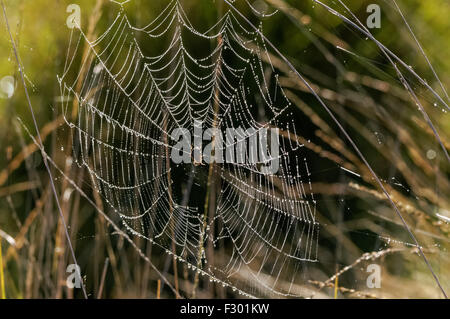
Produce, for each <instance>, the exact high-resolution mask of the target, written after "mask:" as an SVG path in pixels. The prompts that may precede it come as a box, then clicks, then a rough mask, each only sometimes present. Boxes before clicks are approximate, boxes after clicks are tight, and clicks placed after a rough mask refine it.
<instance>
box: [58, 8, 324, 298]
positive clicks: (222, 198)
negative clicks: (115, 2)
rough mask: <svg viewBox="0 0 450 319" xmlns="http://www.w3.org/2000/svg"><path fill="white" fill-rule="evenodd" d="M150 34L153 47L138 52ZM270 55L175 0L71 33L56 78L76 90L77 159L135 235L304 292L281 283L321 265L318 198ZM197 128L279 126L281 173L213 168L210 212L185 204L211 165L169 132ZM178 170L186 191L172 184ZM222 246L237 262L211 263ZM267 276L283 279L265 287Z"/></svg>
mask: <svg viewBox="0 0 450 319" xmlns="http://www.w3.org/2000/svg"><path fill="white" fill-rule="evenodd" d="M142 37H145V38H146V40H147V41H149V40H151V41H154V43H155V47H154V48H152V47H151V48H148V47H145V48H142V47H140V45H139V40H138V39H139V38H142ZM187 41H189V42H191V41H192V42H193V43H197V45H201V50H198V46H197V47H195V46H194V47H192V48H191V47H189V45H188V44H186V42H187ZM161 43H166V44H167V43H168V44H167V45H165V47H162V45H161ZM83 44H87V45H88V53H87V54H84V55H83V47H84V46H83ZM161 47H162V48H161ZM156 48H157V49H156ZM158 50H159V52H157V51H158ZM194 51H196V52H194ZM199 51H200V54H199ZM263 55H265V59H264V60H265V61H269V62H270V56H269V54H268V52H267V49H266V46H265V43H264V40H263V39H262V38H261V36H259V35H258V33H257V32H255V31H249V30H248V29H246V28H245V27H244V26H243V24H242V23H241V22H240V21H239V19H238V18H237V17H236V16H235V15H234V14H233V13H232V12H231V11H227V12H226V13H225V14H224V15H223V17H222V18H221V19H220V20H219V21H218V22H217V23H216V24H215V25H214V26H212V27H211V28H210V29H209V30H207V31H205V32H200V31H198V30H196V29H195V28H194V27H193V26H192V24H191V23H190V22H189V20H188V18H187V16H186V14H185V12H184V11H183V8H182V7H181V5H180V4H179V3H178V2H177V1H172V2H171V3H170V4H169V5H168V6H167V7H166V8H165V9H164V10H163V11H162V12H161V14H160V15H159V16H158V17H157V18H156V19H155V20H153V21H152V22H151V23H149V24H148V25H146V26H144V27H135V26H133V24H132V23H131V22H130V20H129V18H128V17H127V15H126V13H125V11H124V10H123V7H122V10H120V12H118V13H117V16H116V17H115V19H114V21H113V23H112V24H111V25H110V26H109V27H108V28H107V30H106V31H105V32H104V33H103V34H101V35H100V36H99V37H98V38H97V39H96V40H94V41H89V40H88V39H87V37H86V35H85V34H84V33H83V31H81V30H80V29H74V31H72V33H71V36H70V45H69V48H68V53H67V59H66V62H65V68H64V72H63V74H62V75H61V76H59V77H58V81H59V83H60V88H61V96H64V97H67V98H66V102H65V103H63V115H64V119H65V121H66V124H67V125H68V127H69V128H70V129H71V131H72V135H73V152H74V163H75V164H76V165H78V166H79V167H80V168H85V169H87V170H88V172H89V173H90V175H91V177H92V180H93V181H94V188H95V191H96V192H98V193H99V194H100V195H101V197H102V199H103V201H104V202H105V203H107V205H108V207H109V208H110V209H111V210H112V211H114V212H115V213H116V214H118V215H119V216H120V217H121V219H122V222H123V225H124V226H125V227H126V229H127V230H128V231H130V232H131V233H133V234H135V235H136V236H139V237H143V238H145V239H146V240H148V241H150V242H152V243H156V244H157V245H158V246H160V247H163V248H164V249H166V252H167V253H168V254H174V255H175V256H176V258H177V259H178V260H179V261H180V262H182V263H187V264H188V268H192V269H193V270H194V271H197V272H198V273H199V274H201V275H205V276H209V277H210V278H211V280H213V281H220V282H222V283H223V284H224V285H226V286H228V285H230V286H233V287H234V286H235V285H236V286H237V284H236V283H235V280H236V279H235V276H236V273H238V272H241V271H244V269H245V272H247V273H249V274H250V275H251V277H250V278H249V280H250V281H255V280H256V281H258V282H260V284H261V285H262V286H264V287H265V288H268V289H270V291H272V292H274V293H276V294H282V295H295V294H294V293H293V291H291V288H290V287H285V286H286V285H284V287H281V285H280V282H281V281H284V282H286V281H287V282H289V283H291V287H292V285H293V284H294V283H295V282H296V281H297V280H298V279H297V278H299V276H298V273H297V272H296V271H294V272H292V269H296V270H297V271H299V269H300V268H299V265H300V264H301V263H302V262H315V261H317V249H318V248H317V247H318V246H317V241H318V231H319V225H318V222H317V221H316V219H315V208H316V201H315V200H314V194H313V193H312V188H311V180H310V172H309V170H308V162H307V159H306V155H305V151H304V149H303V145H302V144H301V143H300V142H299V139H298V138H297V135H296V124H295V123H294V121H293V120H292V117H290V115H291V114H292V113H291V112H292V110H291V108H292V106H291V102H290V101H289V99H288V98H287V97H286V96H285V94H284V92H283V89H282V88H281V86H280V85H279V83H278V76H277V74H276V71H275V69H274V67H273V66H272V64H271V63H266V62H263V59H262V56H263ZM77 83H78V84H79V83H81V86H79V87H77ZM71 99H74V100H75V101H76V104H77V108H78V109H77V112H76V117H75V118H72V117H71V116H70V114H71V112H72V111H73V110H72V108H73V107H74V106H73V105H72V104H71V103H69V101H70V100H71ZM196 123H202V125H203V127H217V128H218V129H219V130H225V129H226V128H228V127H244V128H245V129H251V130H252V131H251V132H253V134H257V133H258V132H260V131H261V129H263V128H278V129H279V130H280V131H281V132H282V134H281V140H280V152H279V156H278V160H279V163H280V168H279V171H278V172H277V173H276V174H273V175H265V174H263V173H261V172H260V170H259V167H260V165H261V163H260V162H259V163H253V164H249V163H245V162H244V163H226V164H217V163H216V164H215V165H214V169H213V174H212V176H214V179H215V180H216V182H215V187H217V185H219V186H218V188H217V189H218V191H217V192H218V194H217V196H216V197H217V198H216V201H217V202H216V207H215V209H214V211H213V214H208V212H207V211H205V208H204V206H203V202H200V203H199V202H196V201H191V200H190V199H189V198H188V199H186V198H184V199H182V198H183V195H184V197H186V196H189V192H190V190H189V189H188V190H187V188H188V186H187V185H186V184H187V183H186V182H187V181H188V179H189V178H190V179H191V181H190V182H191V184H192V178H194V184H195V185H194V189H192V193H191V196H192V197H196V196H195V195H194V191H195V187H202V188H203V189H204V188H205V187H207V186H206V185H205V184H206V179H205V178H204V177H203V179H202V178H201V176H203V175H204V172H205V171H206V170H207V167H206V165H204V163H203V164H202V165H200V166H199V167H195V166H192V165H189V168H188V167H181V168H180V165H174V164H173V163H172V162H170V158H169V157H170V152H171V151H172V149H173V148H174V143H175V142H176V141H174V140H173V137H172V136H171V132H172V131H173V130H174V129H176V128H187V129H188V130H190V131H193V130H194V126H195V125H196ZM238 142H239V140H238V141H236V143H238ZM228 146H229V145H228ZM223 148H225V146H224V147H223ZM223 151H225V150H224V149H223ZM271 160H273V159H271ZM180 172H181V173H180ZM180 174H181V175H182V177H181V178H178V179H179V180H180V183H181V184H182V185H183V186H184V187H179V185H176V183H174V179H175V178H177V177H175V178H174V176H179V175H180ZM188 175H189V176H190V177H189V176H188ZM199 176H200V177H199ZM200 184H203V185H200ZM208 185H209V184H208ZM209 186H210V185H209ZM191 187H192V185H191ZM177 188H179V189H180V191H179V192H178V193H177V191H176V190H177ZM178 195H179V196H178ZM191 202H192V205H191ZM206 217H207V218H206ZM221 245H222V246H231V247H232V248H231V249H232V253H231V255H230V256H229V258H224V257H225V256H220V258H218V257H215V258H214V260H215V262H214V264H211V263H208V259H209V256H208V254H207V253H206V249H205V247H208V246H209V247H212V248H213V249H214V248H215V247H218V246H221ZM215 254H217V253H215ZM288 270H289V271H288ZM267 274H270V275H271V276H273V278H275V280H271V281H270V282H268V281H267V280H266V279H265V278H267ZM240 292H241V293H244V291H242V290H240Z"/></svg>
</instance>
